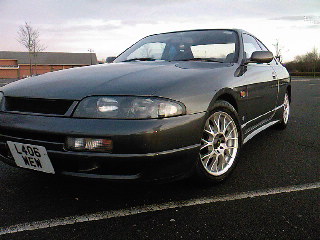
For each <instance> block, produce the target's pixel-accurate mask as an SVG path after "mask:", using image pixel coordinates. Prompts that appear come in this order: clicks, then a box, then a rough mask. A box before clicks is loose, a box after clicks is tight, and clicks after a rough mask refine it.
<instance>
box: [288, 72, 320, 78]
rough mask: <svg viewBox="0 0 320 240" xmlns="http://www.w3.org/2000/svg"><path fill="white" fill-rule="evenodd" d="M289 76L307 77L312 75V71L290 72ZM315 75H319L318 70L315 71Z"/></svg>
mask: <svg viewBox="0 0 320 240" xmlns="http://www.w3.org/2000/svg"><path fill="white" fill-rule="evenodd" d="M290 75H291V76H308V77H313V76H314V73H313V72H291V73H290ZM315 75H316V77H320V72H316V73H315Z"/></svg>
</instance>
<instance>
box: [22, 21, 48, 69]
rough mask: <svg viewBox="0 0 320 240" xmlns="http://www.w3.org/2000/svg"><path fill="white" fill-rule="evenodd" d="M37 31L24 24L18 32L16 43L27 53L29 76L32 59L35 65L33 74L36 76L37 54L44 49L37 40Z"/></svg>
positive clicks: (28, 24)
mask: <svg viewBox="0 0 320 240" xmlns="http://www.w3.org/2000/svg"><path fill="white" fill-rule="evenodd" d="M39 36H40V34H39V31H38V29H35V28H33V27H32V26H31V25H30V23H27V22H25V24H24V25H21V26H20V27H19V30H18V42H19V43H21V44H22V45H23V46H24V47H25V48H26V49H27V50H28V52H29V63H30V75H33V71H32V59H33V60H34V63H35V72H36V74H37V57H38V53H39V52H42V51H43V50H44V49H45V47H44V46H43V45H42V44H41V42H40V39H39Z"/></svg>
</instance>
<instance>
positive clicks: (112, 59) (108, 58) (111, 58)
mask: <svg viewBox="0 0 320 240" xmlns="http://www.w3.org/2000/svg"><path fill="white" fill-rule="evenodd" d="M116 58H117V57H107V59H106V63H112V62H113V61H114V60H115V59H116Z"/></svg>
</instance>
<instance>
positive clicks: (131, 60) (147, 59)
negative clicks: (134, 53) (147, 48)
mask: <svg viewBox="0 0 320 240" xmlns="http://www.w3.org/2000/svg"><path fill="white" fill-rule="evenodd" d="M155 60H157V59H155V58H131V59H128V60H124V61H122V62H133V61H155Z"/></svg>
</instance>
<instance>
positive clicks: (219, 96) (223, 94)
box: [208, 88, 239, 112]
mask: <svg viewBox="0 0 320 240" xmlns="http://www.w3.org/2000/svg"><path fill="white" fill-rule="evenodd" d="M235 95H236V94H235V93H234V92H233V91H232V89H230V88H225V89H221V90H220V91H218V92H217V93H216V94H215V96H214V97H213V99H212V100H211V102H210V105H209V108H208V112H210V111H211V110H212V108H213V105H214V103H215V102H217V101H219V100H223V101H226V102H228V103H230V104H231V105H232V106H233V107H234V109H235V110H236V111H237V112H238V110H239V109H238V107H239V106H238V102H237V100H236V96H235Z"/></svg>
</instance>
